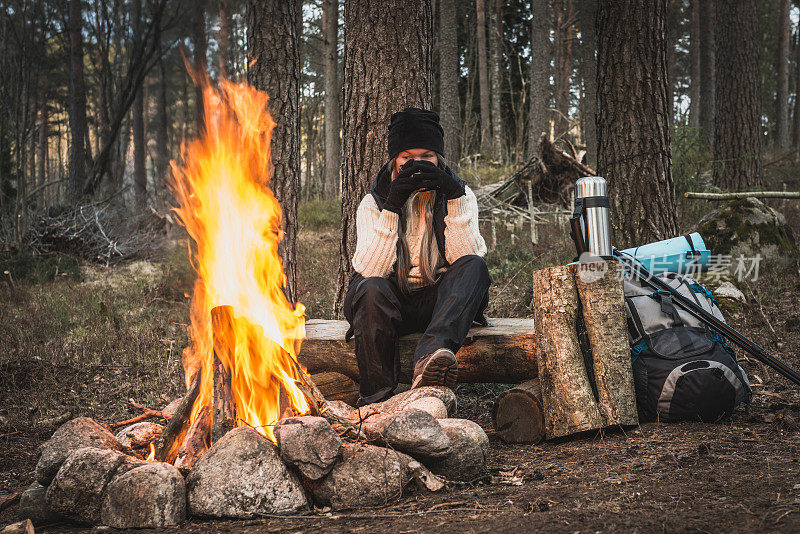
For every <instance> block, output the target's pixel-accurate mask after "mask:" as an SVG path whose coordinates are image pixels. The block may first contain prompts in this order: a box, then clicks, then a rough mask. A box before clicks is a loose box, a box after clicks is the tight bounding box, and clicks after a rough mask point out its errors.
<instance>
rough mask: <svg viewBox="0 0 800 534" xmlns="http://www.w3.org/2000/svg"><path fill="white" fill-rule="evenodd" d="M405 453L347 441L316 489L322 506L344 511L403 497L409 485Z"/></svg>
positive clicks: (314, 490) (315, 494)
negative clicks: (337, 458) (338, 457)
mask: <svg viewBox="0 0 800 534" xmlns="http://www.w3.org/2000/svg"><path fill="white" fill-rule="evenodd" d="M413 461H414V460H413V459H412V458H410V457H408V456H406V455H405V454H402V453H399V452H396V451H393V450H391V449H386V448H383V447H375V446H373V445H362V444H358V443H345V444H344V447H343V448H342V459H341V460H340V461H339V462H337V463H336V465H335V466H334V467H333V469H332V470H331V472H330V473H328V475H327V476H326V477H325V478H323V479H322V480H321V481H320V482H319V484H317V485H316V486H315V487H314V488H313V489H312V493H313V494H314V498H315V499H316V500H317V501H318V502H319V503H320V504H322V505H329V506H331V507H332V508H335V509H338V510H341V509H346V508H360V507H367V506H380V505H383V504H386V503H388V502H390V501H393V500H395V499H398V498H400V496H401V495H402V494H403V489H404V488H405V487H406V484H408V482H409V480H410V478H409V475H408V465H409V464H410V463H411V462H413Z"/></svg>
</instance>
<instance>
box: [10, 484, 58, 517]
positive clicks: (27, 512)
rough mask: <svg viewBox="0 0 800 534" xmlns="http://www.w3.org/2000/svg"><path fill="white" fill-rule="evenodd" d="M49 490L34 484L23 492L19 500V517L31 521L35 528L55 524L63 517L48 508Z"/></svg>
mask: <svg viewBox="0 0 800 534" xmlns="http://www.w3.org/2000/svg"><path fill="white" fill-rule="evenodd" d="M46 493H47V488H46V487H44V486H42V485H41V484H39V483H38V482H34V483H33V484H31V485H30V486H28V489H26V490H25V491H23V492H22V496H20V499H19V517H20V519H30V520H31V521H32V522H33V524H34V526H37V527H38V526H39V525H45V524H47V523H55V522H56V521H58V520H59V519H61V516H60V515H58V514H57V513H55V512H53V511H52V510H50V507H49V506H47V500H46V499H45V494H46Z"/></svg>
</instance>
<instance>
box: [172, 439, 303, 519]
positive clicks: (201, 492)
mask: <svg viewBox="0 0 800 534" xmlns="http://www.w3.org/2000/svg"><path fill="white" fill-rule="evenodd" d="M186 487H187V490H188V495H189V513H190V514H192V515H202V516H211V517H235V518H246V517H254V516H257V515H258V514H281V513H292V512H296V511H298V510H300V509H302V508H305V506H306V504H307V503H306V497H305V494H304V493H303V487H302V486H301V484H300V481H299V480H298V479H297V477H296V476H295V475H294V474H293V473H291V472H290V471H289V469H288V468H287V467H286V465H284V463H283V462H282V461H281V459H280V455H279V453H278V448H277V447H276V446H275V445H273V443H272V442H271V441H270V440H268V439H267V438H265V437H264V436H262V435H261V434H259V433H258V432H256V431H255V430H253V429H252V428H249V427H238V428H235V429H233V430H231V431H230V432H228V433H227V434H225V436H223V437H222V438H221V439H220V440H219V441H218V442H216V443H215V444H214V445H213V446H212V447H211V449H209V450H208V451H207V452H206V453H205V454H204V455H203V456H202V457H201V458H200V460H198V461H197V463H196V464H195V466H194V467H193V468H192V470H191V472H190V473H189V476H188V477H187V479H186Z"/></svg>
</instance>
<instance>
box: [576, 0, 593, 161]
mask: <svg viewBox="0 0 800 534" xmlns="http://www.w3.org/2000/svg"><path fill="white" fill-rule="evenodd" d="M578 23H579V24H580V30H581V54H582V56H583V62H582V65H581V70H582V71H583V72H582V74H583V87H584V92H585V94H584V96H583V115H584V117H583V121H582V124H583V132H582V133H583V142H584V144H585V145H586V160H585V162H586V165H588V166H589V167H592V168H594V167H595V165H597V122H596V120H597V117H596V115H597V56H596V52H597V34H596V33H595V24H596V23H597V5H596V3H595V2H583V3H582V4H581V7H580V12H579V13H578Z"/></svg>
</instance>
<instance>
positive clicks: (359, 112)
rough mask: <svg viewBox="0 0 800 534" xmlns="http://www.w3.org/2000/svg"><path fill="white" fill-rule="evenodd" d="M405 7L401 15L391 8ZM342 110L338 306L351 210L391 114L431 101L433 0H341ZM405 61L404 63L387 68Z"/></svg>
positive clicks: (377, 161) (373, 166)
mask: <svg viewBox="0 0 800 534" xmlns="http://www.w3.org/2000/svg"><path fill="white" fill-rule="evenodd" d="M398 12H402V13H403V16H402V17H397V16H396V14H397V13H398ZM344 16H345V26H344V33H345V35H344V61H345V65H344V73H345V74H344V80H345V82H344V105H343V110H344V115H343V124H342V126H343V128H342V141H343V152H342V153H343V160H344V163H343V165H342V244H341V247H340V249H339V250H340V254H339V276H338V288H339V294H338V295H337V299H336V308H337V310H338V309H339V308H340V307H341V303H342V300H343V298H344V294H345V291H346V290H347V283H348V280H349V279H350V275H351V274H352V272H353V271H352V265H351V263H350V259H351V258H352V257H353V253H354V252H355V246H356V224H355V223H356V217H355V215H356V209H357V208H358V205H359V204H360V203H361V200H362V199H363V198H364V196H365V195H366V193H367V191H368V190H369V186H370V184H371V183H372V181H373V180H374V178H375V176H376V174H377V173H378V170H379V169H380V168H381V166H382V165H383V164H384V163H386V160H387V159H388V156H387V154H386V130H387V128H388V126H389V118H390V117H391V115H392V113H394V112H396V111H398V110H401V109H403V108H405V107H407V106H414V107H422V108H428V109H430V106H431V77H432V76H431V48H432V47H431V45H432V42H433V37H432V34H433V30H432V26H431V22H432V21H431V6H430V0H414V1H409V0H405V1H403V0H389V1H387V2H374V1H371V0H346V1H345V14H344ZM391 65H402V68H391V67H390V66H391Z"/></svg>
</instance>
